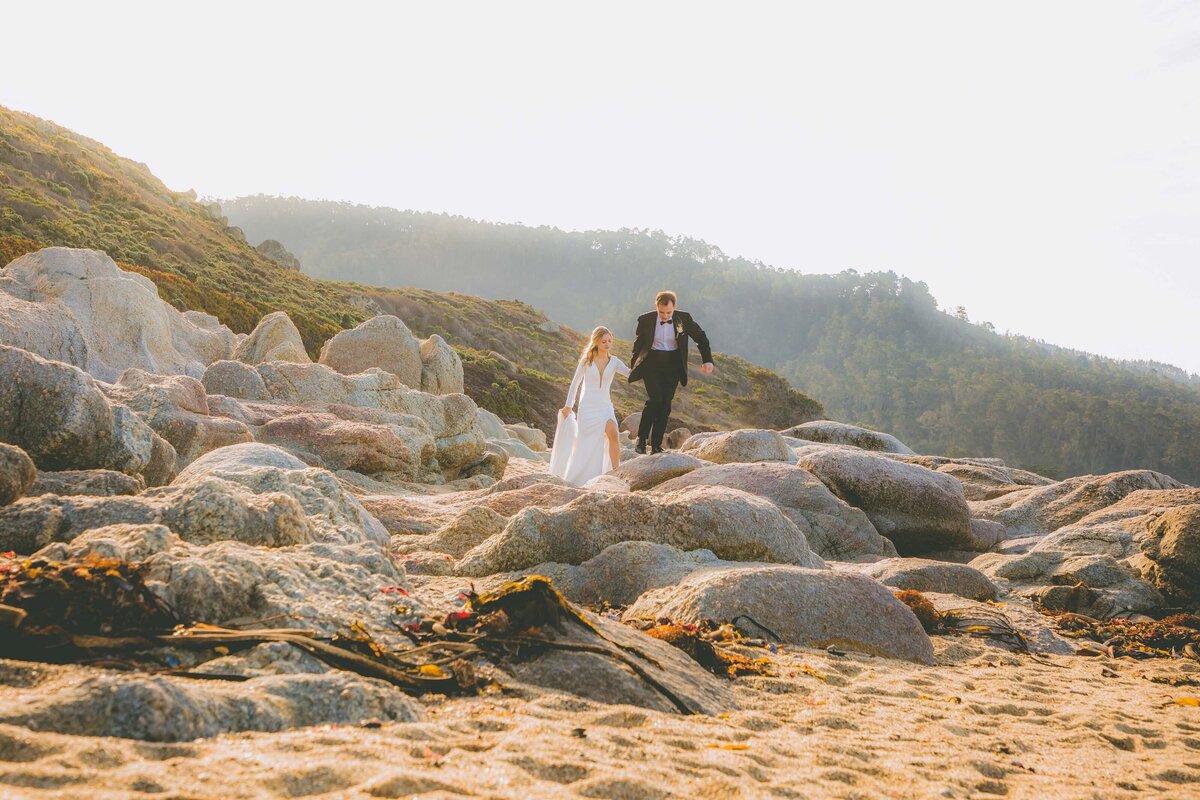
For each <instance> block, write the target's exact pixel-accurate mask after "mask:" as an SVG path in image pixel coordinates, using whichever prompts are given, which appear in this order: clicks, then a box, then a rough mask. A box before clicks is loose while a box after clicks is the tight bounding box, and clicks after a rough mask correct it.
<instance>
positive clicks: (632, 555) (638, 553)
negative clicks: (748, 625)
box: [485, 541, 743, 606]
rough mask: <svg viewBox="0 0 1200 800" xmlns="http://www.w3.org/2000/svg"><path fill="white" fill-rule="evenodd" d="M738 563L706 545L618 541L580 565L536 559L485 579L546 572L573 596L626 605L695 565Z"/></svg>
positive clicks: (695, 568) (697, 567) (579, 599)
mask: <svg viewBox="0 0 1200 800" xmlns="http://www.w3.org/2000/svg"><path fill="white" fill-rule="evenodd" d="M738 566H743V565H742V564H741V563H740V562H737V561H722V560H721V559H719V558H717V557H716V556H715V555H713V553H712V551H710V550H692V551H688V552H684V551H682V550H680V549H679V548H677V547H671V546H670V545H666V544H657V543H655V542H641V541H633V542H618V543H617V544H614V545H611V546H609V547H606V548H604V550H602V551H601V552H600V553H599V554H597V555H595V556H593V557H592V558H589V559H588V560H587V561H584V562H583V563H582V564H579V565H575V564H555V563H547V564H538V565H536V566H534V567H530V568H529V569H527V570H523V571H520V572H512V573H501V574H499V575H493V576H491V577H489V578H486V579H485V583H486V585H488V586H491V585H492V584H496V585H500V584H503V583H505V582H507V581H510V580H516V579H518V578H520V577H521V576H522V575H524V574H531V575H545V576H546V577H547V578H550V579H551V580H552V581H554V585H555V586H556V587H558V590H559V591H560V592H562V593H563V595H564V596H565V597H566V598H567V599H569V600H571V601H572V602H576V603H584V604H588V605H591V604H598V603H603V602H607V603H610V604H611V605H614V606H627V605H629V604H631V603H633V602H634V601H635V600H637V599H638V597H640V596H641V595H643V594H645V593H646V592H648V591H649V590H651V589H658V588H661V587H663V586H674V585H675V584H677V583H679V582H680V581H682V580H683V579H685V578H687V577H688V576H689V575H692V574H693V573H695V572H699V571H700V570H707V569H719V568H729V567H738Z"/></svg>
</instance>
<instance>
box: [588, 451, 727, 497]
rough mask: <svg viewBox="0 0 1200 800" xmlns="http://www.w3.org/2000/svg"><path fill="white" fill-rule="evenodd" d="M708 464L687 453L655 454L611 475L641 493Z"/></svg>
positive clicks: (626, 465) (643, 457) (646, 456)
mask: <svg viewBox="0 0 1200 800" xmlns="http://www.w3.org/2000/svg"><path fill="white" fill-rule="evenodd" d="M708 463H709V462H707V461H701V460H700V459H698V458H696V457H695V456H692V455H688V454H687V453H654V454H650V455H644V456H637V457H635V458H632V459H630V460H629V461H626V462H624V463H623V464H621V465H620V466H619V467H617V468H616V469H614V470H613V471H612V472H611V473H610V474H612V475H615V476H616V477H618V478H620V479H621V480H623V481H625V483H627V484H629V488H630V490H632V491H635V492H640V491H643V490H645V489H651V488H653V487H655V486H658V485H659V484H661V483H663V482H664V481H669V480H671V479H672V478H677V477H679V476H680V475H686V474H687V473H689V472H691V471H692V470H695V469H700V468H701V467H704V466H707V465H708ZM736 488H739V489H741V488H744V487H741V486H739V487H736Z"/></svg>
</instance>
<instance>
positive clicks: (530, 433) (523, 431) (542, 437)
mask: <svg viewBox="0 0 1200 800" xmlns="http://www.w3.org/2000/svg"><path fill="white" fill-rule="evenodd" d="M504 429H505V430H506V431H508V432H509V433H510V434H512V435H513V436H515V437H517V438H518V439H520V440H521V442H522V444H524V445H525V446H526V447H528V448H529V449H530V450H532V451H533V452H535V453H544V452H546V450H547V449H548V445H547V443H546V434H545V432H544V431H541V430H539V429H538V428H531V427H529V426H528V425H526V424H525V423H524V422H514V423H510V424H506V425H505V426H504Z"/></svg>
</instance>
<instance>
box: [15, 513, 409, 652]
mask: <svg viewBox="0 0 1200 800" xmlns="http://www.w3.org/2000/svg"><path fill="white" fill-rule="evenodd" d="M88 556H100V557H105V558H118V559H122V560H127V561H137V562H139V563H141V564H143V565H144V568H145V573H144V577H145V580H146V585H147V586H148V587H149V588H150V589H151V591H153V592H154V593H155V594H157V595H158V596H160V597H162V598H163V599H164V600H166V601H167V602H168V603H170V605H171V607H172V608H174V609H175V610H176V612H177V613H178V614H179V615H180V617H182V618H183V619H184V620H185V621H191V622H207V623H210V624H214V625H223V624H227V623H229V622H232V621H235V620H238V619H263V618H272V623H271V624H272V625H273V626H275V627H281V628H289V627H290V628H309V629H315V630H317V631H320V632H323V633H326V634H333V633H336V632H338V631H339V630H341V631H344V630H345V625H346V622H345V621H346V620H359V621H361V622H363V623H365V624H367V625H370V626H372V628H373V629H374V630H375V631H376V632H377V634H378V635H379V636H380V637H381V638H382V639H383V640H384V641H385V643H389V644H390V643H396V644H398V645H399V646H405V645H404V642H405V641H406V640H405V639H404V637H402V636H400V635H399V634H395V635H392V634H390V633H389V632H390V631H395V623H397V622H406V621H411V619H412V617H411V614H410V612H411V609H412V607H414V606H415V607H418V608H419V607H420V604H419V603H418V601H417V600H416V599H415V598H412V597H407V598H406V597H404V596H403V595H402V594H399V593H395V594H394V593H393V592H391V591H388V592H384V591H382V590H383V589H394V588H395V587H399V588H403V589H405V590H406V591H407V590H408V588H410V585H409V583H408V580H407V577H406V576H405V575H404V573H403V571H401V570H399V569H398V568H397V567H396V565H395V563H394V562H393V561H392V559H391V558H390V557H388V555H387V553H386V552H385V551H384V550H383V548H381V547H379V546H378V545H374V544H370V543H359V544H336V543H331V542H310V543H306V544H299V545H292V546H284V547H264V546H257V545H252V544H247V543H245V542H241V541H212V542H208V543H205V544H195V543H192V542H188V541H184V540H182V539H181V538H180V537H179V536H177V535H175V534H174V533H172V532H171V530H170V529H169V528H167V526H165V525H162V524H152V523H151V524H117V525H111V526H108V527H101V528H94V529H90V530H88V531H86V532H84V533H82V534H80V535H79V536H77V537H76V538H75V539H74V540H72V541H71V542H59V543H54V544H51V545H49V546H47V547H45V548H43V549H41V550H39V551H38V552H37V553H35V554H34V557H35V558H48V559H57V560H63V559H82V558H86V557H88ZM401 599H403V604H402V605H398V602H399V601H400V600H401Z"/></svg>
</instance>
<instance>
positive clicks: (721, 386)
mask: <svg viewBox="0 0 1200 800" xmlns="http://www.w3.org/2000/svg"><path fill="white" fill-rule="evenodd" d="M255 241H258V240H255ZM51 245H62V246H68V247H90V248H95V249H98V250H104V251H105V252H107V253H108V254H109V255H110V256H112V257H113V258H114V259H115V260H116V261H117V262H118V263H119V264H121V265H122V266H123V267H125V268H126V269H131V270H135V271H137V272H140V273H141V274H143V275H146V276H147V277H149V278H150V279H151V280H153V281H154V283H155V284H156V286H157V287H158V291H159V294H160V296H162V297H163V299H165V300H167V301H168V302H170V303H171V304H172V305H174V306H175V307H176V308H179V309H182V310H187V309H195V310H200V311H206V312H208V313H210V314H213V315H215V316H216V317H217V318H218V319H220V320H221V321H222V322H224V323H225V324H227V325H229V326H230V327H231V328H232V329H233V330H235V331H238V332H248V331H250V330H252V329H253V327H254V325H255V324H256V323H257V322H258V320H259V319H261V318H262V317H263V316H264V315H265V314H268V313H271V312H273V311H286V312H287V313H288V314H289V315H290V316H291V317H292V319H293V320H294V321H295V322H296V325H297V327H298V328H299V329H300V332H301V335H302V336H303V338H304V342H305V345H306V347H307V348H308V350H309V353H310V354H311V355H313V356H314V357H315V356H316V355H317V354H318V353H319V351H320V348H321V345H322V344H323V343H324V342H325V341H326V340H327V339H328V338H329V337H330V336H332V335H333V334H334V333H336V332H337V331H339V330H342V329H344V328H348V327H353V326H354V325H357V324H358V323H359V322H362V321H363V320H365V319H367V318H369V317H371V316H373V315H374V314H376V313H380V312H384V313H394V314H397V315H398V316H400V317H401V318H402V319H404V320H405V322H406V323H407V324H408V325H409V327H410V328H412V329H413V331H414V333H416V334H417V335H418V336H422V337H425V336H429V335H431V334H434V333H437V334H441V335H442V336H443V337H444V338H445V339H446V340H447V341H448V342H449V343H450V344H451V345H453V346H454V347H455V348H456V349H457V350H458V351H459V353H460V354H461V355H462V357H463V361H464V370H465V373H466V375H465V377H466V382H467V392H468V394H470V395H471V396H472V397H473V398H474V399H475V400H476V401H477V402H479V403H480V404H481V405H482V406H484V407H485V408H489V409H491V410H493V411H495V412H496V413H498V414H500V415H501V416H502V417H504V418H505V419H506V420H507V421H517V420H525V421H529V422H532V423H534V424H538V425H539V426H540V427H543V428H546V429H548V430H549V431H553V425H554V413H555V411H556V410H557V408H558V406H559V405H560V404H561V403H562V401H563V399H564V398H565V395H566V387H567V382H568V381H569V380H570V377H571V374H572V373H573V371H574V365H575V363H576V361H577V359H578V354H579V350H580V349H581V348H582V347H583V336H582V335H581V334H580V333H577V332H576V331H573V330H570V329H566V328H564V329H562V330H561V331H557V332H556V331H553V330H550V331H547V330H542V328H541V326H543V325H544V324H545V323H547V320H546V317H545V316H544V315H542V314H541V313H539V312H537V311H536V310H534V309H533V308H532V307H531V306H529V305H527V304H525V303H522V302H516V301H504V300H485V299H482V298H478V297H470V296H467V295H463V294H454V293H438V292H432V291H428V290H423V289H397V288H379V287H372V286H367V285H364V284H349V283H342V282H338V281H332V280H320V279H316V278H313V277H310V276H308V275H305V274H302V273H299V272H296V271H294V270H289V269H286V268H284V267H282V266H280V265H279V264H277V263H276V262H274V261H272V260H270V259H269V258H266V257H265V256H263V255H262V254H261V253H259V252H258V251H257V250H256V249H255V248H254V247H252V246H251V245H250V244H249V243H248V242H247V241H246V240H245V237H244V236H243V235H242V232H241V231H240V230H239V229H237V228H235V227H230V226H229V225H228V222H227V220H225V219H224V218H222V217H221V216H220V214H219V213H217V214H214V212H213V211H212V209H210V208H208V207H206V206H205V205H202V204H201V203H199V202H197V201H196V198H195V196H194V194H193V193H191V192H173V191H171V190H169V189H167V188H166V187H165V186H164V185H163V184H162V182H161V181H159V180H158V179H157V178H155V177H154V175H153V174H151V173H150V171H149V169H148V168H147V167H146V166H145V165H144V164H138V163H135V162H133V161H130V160H128V159H125V158H122V157H120V156H117V155H116V154H114V153H113V152H112V151H111V150H109V149H108V148H107V147H105V146H104V145H102V144H100V143H98V142H95V141H93V140H91V139H88V138H86V137H83V136H80V135H78V134H75V133H73V132H71V131H69V130H66V129H65V128H62V127H60V126H58V125H55V124H53V123H51V122H47V121H45V120H41V119H39V118H37V117H34V116H32V115H29V114H23V113H20V112H14V111H10V110H8V109H5V108H2V107H0V267H2V266H3V265H6V264H8V263H9V262H10V261H11V260H12V259H14V258H17V257H19V256H21V255H24V254H25V253H29V252H32V251H34V250H37V249H38V248H40V247H47V246H51ZM618 347H619V348H621V349H623V350H627V349H628V344H627V343H622V344H620V345H618ZM493 354H498V356H497V355H493ZM719 360H720V363H721V365H722V368H721V370H720V371H719V373H718V374H717V375H714V376H713V377H712V378H707V379H704V378H700V379H698V382H697V383H696V384H694V387H695V390H694V391H691V392H688V396H687V397H686V398H684V399H683V402H682V403H681V404H680V413H679V414H678V415H677V421H678V422H680V423H681V424H684V425H689V426H691V427H693V428H694V429H695V430H707V429H712V428H718V427H720V428H727V427H740V426H753V427H761V426H781V425H790V424H794V423H795V422H799V421H803V420H807V419H813V418H815V417H818V416H820V415H821V413H822V409H821V406H820V404H819V403H817V402H816V401H814V400H812V399H811V398H809V397H807V396H805V395H803V394H801V393H800V392H797V391H795V390H794V389H792V388H791V387H790V386H789V385H788V383H787V382H786V381H785V380H783V379H782V378H780V377H779V376H778V375H775V374H774V373H772V372H770V371H768V370H765V369H762V368H760V367H756V366H754V365H753V364H750V363H748V362H746V361H744V360H742V359H738V358H733V357H727V356H721V357H720V359H719ZM638 392H640V388H639V387H629V386H624V385H623V386H622V387H620V389H619V391H618V393H617V396H616V398H615V400H616V403H617V406H618V410H619V411H620V412H622V413H628V412H631V411H633V410H635V409H636V408H637V407H638V406H639V405H640V401H639V400H638V397H639V394H638Z"/></svg>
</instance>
